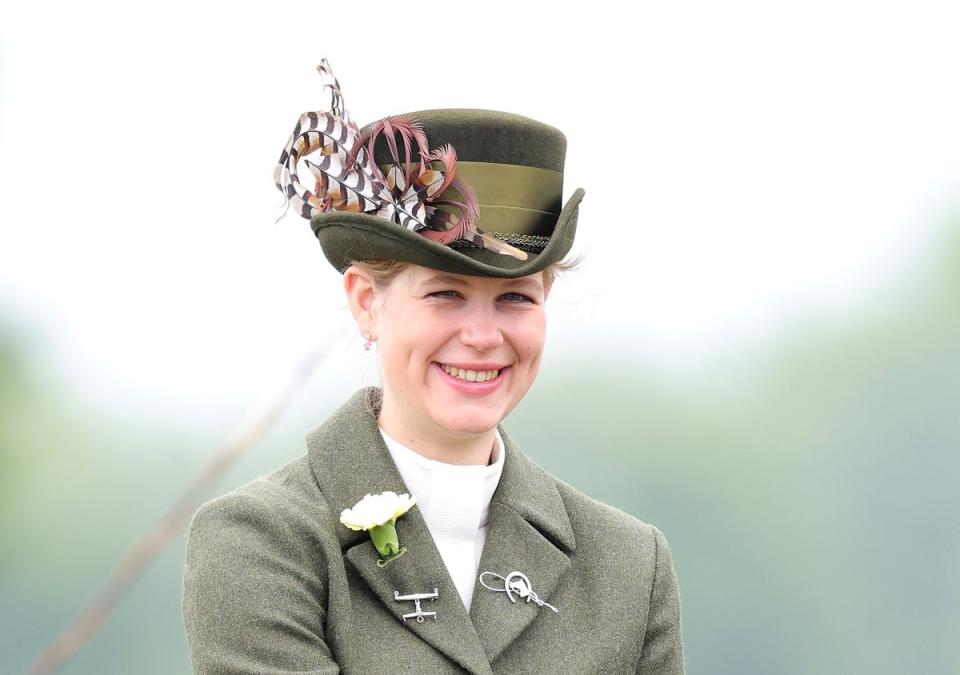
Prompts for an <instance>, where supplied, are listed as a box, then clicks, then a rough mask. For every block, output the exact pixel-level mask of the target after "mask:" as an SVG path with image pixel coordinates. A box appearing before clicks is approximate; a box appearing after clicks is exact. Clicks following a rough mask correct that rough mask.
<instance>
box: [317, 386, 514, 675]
mask: <svg viewBox="0 0 960 675" xmlns="http://www.w3.org/2000/svg"><path fill="white" fill-rule="evenodd" d="M374 391H375V388H373V387H368V388H365V389H361V390H359V391H358V392H356V393H355V394H354V395H353V396H352V397H351V398H350V399H349V400H348V401H347V402H346V403H345V404H344V405H343V406H342V407H341V408H340V409H339V410H337V411H336V412H335V413H334V414H333V415H332V416H331V417H330V419H328V420H327V421H326V422H325V423H324V424H323V425H322V426H321V427H320V428H318V429H317V430H315V431H313V432H312V433H310V434H309V435H308V436H307V449H308V455H309V461H310V466H311V469H312V471H313V474H314V477H315V479H316V480H317V483H318V485H319V486H320V489H321V491H322V492H323V494H324V497H325V498H326V500H327V503H328V504H329V505H330V509H331V511H332V512H333V514H334V516H336V517H339V514H340V512H341V511H342V510H343V509H345V508H349V507H351V506H353V505H354V504H355V503H356V502H358V501H359V500H360V499H362V498H363V497H364V495H366V494H368V493H370V494H375V493H379V492H383V491H384V490H393V491H394V492H398V493H399V492H409V490H408V488H407V487H406V485H405V484H404V482H403V478H402V477H401V476H400V472H399V471H398V470H397V467H396V465H395V464H394V463H393V458H392V457H390V452H389V450H387V447H386V445H385V444H384V442H383V437H382V436H381V435H380V431H379V428H378V426H377V415H378V414H379V410H378V409H377V408H376V406H375V405H374V406H372V407H373V409H372V410H371V408H369V407H368V404H367V396H368V395H369V394H372V393H374ZM504 469H506V467H504ZM337 536H338V538H339V540H340V547H341V550H342V551H345V553H344V557H345V558H346V559H347V560H348V561H349V562H350V564H352V565H353V566H354V568H356V570H357V572H358V573H359V574H360V576H361V577H362V578H363V580H364V582H365V583H366V584H367V585H368V586H369V587H370V590H371V591H373V593H374V594H375V595H376V596H377V597H378V598H379V599H380V601H381V602H383V604H384V606H385V607H386V608H387V611H388V612H390V613H391V614H393V615H394V616H395V617H396V618H397V621H403V618H402V616H403V614H407V613H410V612H413V611H415V609H416V608H415V605H414V603H413V601H403V602H400V601H397V600H396V599H395V598H394V593H395V592H397V593H399V594H400V595H409V594H412V593H425V592H432V591H433V589H434V588H436V589H437V591H438V594H439V595H438V597H437V599H436V600H423V601H421V609H422V610H423V611H425V612H433V611H435V612H436V613H437V615H436V619H433V618H426V619H424V621H423V622H418V621H417V620H416V619H407V620H406V622H405V625H406V626H407V627H409V629H410V630H411V631H413V632H414V633H416V634H417V635H419V636H420V637H421V638H423V639H424V640H425V641H426V642H428V643H429V644H431V645H432V646H433V647H435V648H436V649H438V650H440V651H441V652H443V653H444V654H446V655H447V656H448V657H449V658H451V659H453V660H454V661H456V662H457V663H458V664H460V665H461V666H462V667H464V668H466V669H467V670H469V671H470V672H473V673H484V674H489V673H492V670H491V669H490V662H489V661H488V660H487V657H486V656H485V655H484V649H483V647H482V645H481V643H480V640H479V638H478V636H477V633H476V631H475V630H474V627H473V624H472V623H471V622H470V617H469V616H468V615H467V611H466V608H465V607H464V605H463V602H462V601H461V600H460V595H459V594H458V593H457V590H456V586H454V583H453V580H452V579H451V578H450V574H449V572H448V571H447V568H446V566H445V564H444V562H443V558H442V557H441V556H440V552H439V551H438V550H437V547H436V544H435V543H434V541H433V537H432V536H431V534H430V531H429V529H428V528H427V524H426V522H425V521H424V519H423V515H422V514H421V513H420V509H419V507H417V506H414V507H413V508H412V509H410V511H408V512H407V513H406V514H405V515H404V516H402V517H401V518H400V519H398V520H397V536H398V538H399V541H400V545H401V546H405V547H406V548H407V551H406V553H404V554H403V555H402V556H400V557H399V558H396V559H394V560H392V561H390V562H389V563H388V564H387V565H385V566H384V567H378V566H377V560H378V559H379V556H378V554H377V551H376V548H374V546H373V543H372V542H371V541H370V536H369V535H368V534H367V533H366V532H357V531H354V530H351V529H349V528H347V527H345V526H342V525H338V526H337Z"/></svg>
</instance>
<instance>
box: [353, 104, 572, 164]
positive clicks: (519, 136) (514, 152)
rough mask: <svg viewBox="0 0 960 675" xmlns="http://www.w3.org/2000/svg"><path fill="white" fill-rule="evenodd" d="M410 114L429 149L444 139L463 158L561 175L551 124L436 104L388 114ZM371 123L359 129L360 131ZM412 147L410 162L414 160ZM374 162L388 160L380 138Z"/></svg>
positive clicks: (558, 138)
mask: <svg viewBox="0 0 960 675" xmlns="http://www.w3.org/2000/svg"><path fill="white" fill-rule="evenodd" d="M394 117H410V118H413V119H414V120H418V121H419V122H421V123H422V125H423V131H424V133H425V134H426V136H427V139H428V141H429V143H430V149H433V148H437V147H440V146H441V145H445V144H447V143H449V144H450V145H452V146H453V147H454V149H455V150H456V151H457V159H458V160H459V161H464V162H489V163H493V164H512V165H516V166H530V167H536V168H540V169H549V170H551V171H559V172H560V173H563V166H564V161H565V159H566V153H567V138H566V136H564V134H563V132H562V131H560V130H559V129H557V128H556V127H553V126H550V125H549V124H544V123H543V122H538V121H537V120H535V119H531V118H530V117H525V116H523V115H518V114H516V113H509V112H503V111H500V110H488V109H484V108H436V109H430V110H417V111H415V112H409V113H403V114H402V115H394ZM371 126H373V123H371V124H368V125H367V126H365V127H363V128H362V129H361V130H360V131H361V133H363V132H366V131H367V130H369V129H370V127H371ZM419 158H420V153H419V152H418V151H417V148H416V146H414V147H413V148H412V149H411V160H412V161H416V160H419ZM374 160H375V161H376V162H377V163H378V164H386V163H391V162H392V161H393V158H392V157H391V155H390V150H389V147H388V145H387V141H386V139H385V138H378V139H377V144H376V147H375V148H374Z"/></svg>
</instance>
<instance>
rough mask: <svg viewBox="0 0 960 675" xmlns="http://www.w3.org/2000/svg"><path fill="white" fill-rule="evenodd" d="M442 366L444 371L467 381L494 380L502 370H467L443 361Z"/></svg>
mask: <svg viewBox="0 0 960 675" xmlns="http://www.w3.org/2000/svg"><path fill="white" fill-rule="evenodd" d="M440 367H441V368H443V372H445V373H446V374H447V375H453V376H454V377H456V378H457V379H460V380H466V381H467V382H486V381H487V380H493V379H495V378H496V377H497V376H498V375H500V370H499V369H497V370H465V369H463V368H455V367H454V366H448V365H447V364H445V363H441V364H440Z"/></svg>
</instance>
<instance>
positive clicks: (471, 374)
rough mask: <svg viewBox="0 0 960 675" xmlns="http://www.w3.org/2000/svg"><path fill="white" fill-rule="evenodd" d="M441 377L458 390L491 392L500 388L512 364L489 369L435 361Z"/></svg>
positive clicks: (434, 363)
mask: <svg viewBox="0 0 960 675" xmlns="http://www.w3.org/2000/svg"><path fill="white" fill-rule="evenodd" d="M433 365H434V366H436V368H437V371H438V372H439V373H440V376H441V378H442V379H443V380H444V381H445V382H446V383H447V384H449V385H450V386H452V387H453V388H454V389H456V390H457V391H460V392H462V393H465V394H489V393H490V392H492V391H495V390H496V389H497V388H499V386H500V383H501V382H503V379H504V374H505V373H506V371H507V370H509V369H510V366H503V367H501V368H491V369H487V370H472V369H468V368H459V367H457V366H451V365H448V364H446V363H438V362H436V361H434V362H433Z"/></svg>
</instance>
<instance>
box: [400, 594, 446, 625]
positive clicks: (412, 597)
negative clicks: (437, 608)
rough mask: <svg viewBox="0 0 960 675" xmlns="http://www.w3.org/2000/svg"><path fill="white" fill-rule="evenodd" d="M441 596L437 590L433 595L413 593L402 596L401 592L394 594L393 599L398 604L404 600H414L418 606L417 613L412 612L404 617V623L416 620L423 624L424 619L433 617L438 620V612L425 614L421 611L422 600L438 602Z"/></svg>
mask: <svg viewBox="0 0 960 675" xmlns="http://www.w3.org/2000/svg"><path fill="white" fill-rule="evenodd" d="M439 595H440V594H439V593H438V592H437V589H436V588H434V589H433V593H411V594H410V595H400V591H394V592H393V599H394V600H396V601H397V602H403V601H404V600H413V602H414V603H415V604H416V607H417V609H416V611H414V612H410V613H409V614H404V615H403V622H404V623H406V622H407V619H416V620H417V621H418V622H419V623H423V617H425V616H430V617H433V620H434V621H436V620H437V613H436V612H424V611H423V610H422V609H420V601H421V600H436V599H437V596H439Z"/></svg>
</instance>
